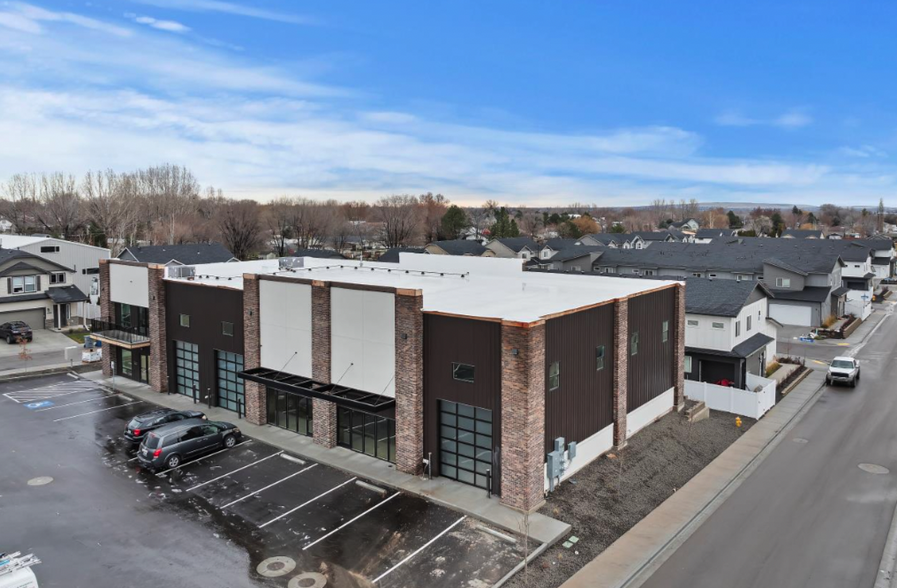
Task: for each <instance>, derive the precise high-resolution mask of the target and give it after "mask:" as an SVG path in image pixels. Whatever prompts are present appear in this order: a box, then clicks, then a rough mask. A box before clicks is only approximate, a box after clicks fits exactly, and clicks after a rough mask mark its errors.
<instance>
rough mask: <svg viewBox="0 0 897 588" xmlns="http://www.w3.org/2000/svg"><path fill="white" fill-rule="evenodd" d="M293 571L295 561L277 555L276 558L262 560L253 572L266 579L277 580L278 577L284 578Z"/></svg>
mask: <svg viewBox="0 0 897 588" xmlns="http://www.w3.org/2000/svg"><path fill="white" fill-rule="evenodd" d="M295 569H296V562H295V561H293V560H292V559H290V558H289V557H284V556H282V555H278V556H277V557H269V558H268V559H266V560H264V561H263V562H262V563H260V564H259V565H258V567H257V568H256V569H255V570H256V571H257V572H258V573H259V574H261V575H262V576H264V577H266V578H279V577H280V576H286V575H287V574H289V573H290V572H292V571H293V570H295Z"/></svg>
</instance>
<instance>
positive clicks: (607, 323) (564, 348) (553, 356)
mask: <svg viewBox="0 0 897 588" xmlns="http://www.w3.org/2000/svg"><path fill="white" fill-rule="evenodd" d="M600 345H603V346H604V369H603V370H601V371H598V370H597V356H596V353H597V348H598V346H600ZM613 346H614V306H613V304H605V305H604V306H599V307H597V308H592V309H590V310H585V311H582V312H577V313H573V314H568V315H566V316H562V317H558V318H553V319H549V320H548V321H546V322H545V451H546V453H547V452H549V451H551V450H552V446H553V444H554V440H555V439H556V438H557V437H563V438H564V439H565V440H566V441H568V442H569V441H576V442H580V441H583V440H584V439H587V438H588V437H589V436H591V435H593V434H595V433H597V432H598V431H600V430H601V429H603V428H604V427H606V426H608V425H610V424H611V423H613V422H614V396H613V394H614V366H613V355H614V349H613ZM555 361H557V362H559V367H560V376H561V377H560V387H559V388H557V389H556V390H549V386H550V384H549V377H548V375H549V370H550V369H551V364H552V363H553V362H555Z"/></svg>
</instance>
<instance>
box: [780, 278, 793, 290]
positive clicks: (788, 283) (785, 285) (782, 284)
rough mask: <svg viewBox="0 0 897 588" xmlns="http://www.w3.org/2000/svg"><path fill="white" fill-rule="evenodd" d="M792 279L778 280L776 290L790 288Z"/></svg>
mask: <svg viewBox="0 0 897 588" xmlns="http://www.w3.org/2000/svg"><path fill="white" fill-rule="evenodd" d="M790 287H791V278H776V288H790Z"/></svg>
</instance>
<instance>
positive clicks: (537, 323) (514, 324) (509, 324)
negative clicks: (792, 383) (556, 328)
mask: <svg viewBox="0 0 897 588" xmlns="http://www.w3.org/2000/svg"><path fill="white" fill-rule="evenodd" d="M501 324H502V326H503V327H517V328H521V329H533V328H535V327H540V326H542V325H544V324H545V319H541V318H540V319H539V320H537V321H533V322H531V323H524V322H521V321H506V320H504V319H502V321H501Z"/></svg>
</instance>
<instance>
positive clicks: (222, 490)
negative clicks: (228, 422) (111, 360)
mask: <svg viewBox="0 0 897 588" xmlns="http://www.w3.org/2000/svg"><path fill="white" fill-rule="evenodd" d="M152 408H154V406H153V405H152V404H150V403H146V402H140V401H137V400H136V399H132V398H129V397H127V396H122V395H111V394H109V393H107V392H105V391H103V390H101V389H98V388H97V387H96V386H95V385H94V384H92V383H91V382H87V381H85V380H79V379H76V378H74V377H72V376H54V377H48V378H40V379H33V380H27V381H20V382H15V383H6V384H0V431H2V432H3V435H2V437H0V467H2V472H3V475H0V521H3V523H2V525H0V551H23V552H34V553H35V555H37V556H38V557H39V558H40V559H41V560H42V561H43V563H42V564H40V565H39V566H37V567H36V568H35V572H36V573H37V576H38V579H39V581H40V583H41V586H42V588H44V587H50V586H59V587H62V586H65V587H66V588H76V587H85V588H86V587H93V588H97V587H106V586H108V587H110V588H111V587H115V588H121V587H126V586H134V587H138V586H154V587H155V586H160V585H173V586H197V587H203V586H210V587H211V586H215V587H218V586H229V587H236V586H280V587H286V588H311V587H314V588H323V587H325V586H332V587H339V588H343V587H372V586H377V587H406V586H407V587H413V586H415V587H416V586H427V587H428V588H443V587H445V588H449V587H459V588H460V587H464V588H477V587H481V586H482V587H486V586H490V585H492V584H493V583H494V582H496V581H497V580H499V579H500V578H502V577H503V576H504V575H505V574H507V573H508V572H509V571H510V570H511V569H513V568H514V566H516V565H517V564H518V563H519V562H520V561H521V559H522V557H523V547H522V545H521V542H520V541H518V542H517V543H514V544H512V543H509V542H507V541H505V540H502V539H501V538H498V537H496V536H495V535H494V534H492V533H490V532H488V531H485V530H483V527H482V525H481V523H479V522H478V521H476V520H475V519H472V518H469V517H465V516H464V515H463V514H461V513H458V512H455V511H453V510H451V509H448V508H445V507H442V506H439V505H436V504H433V503H430V502H428V501H426V500H423V499H421V498H419V497H416V496H411V495H407V494H403V493H400V492H395V491H393V490H390V489H388V488H384V487H378V486H376V485H373V484H370V483H368V482H367V481H365V480H360V479H358V478H356V477H354V476H352V475H351V474H347V473H345V472H342V471H339V470H336V469H333V468H330V467H328V466H325V465H323V464H318V463H315V462H312V461H308V460H304V459H300V458H299V457H297V456H295V455H289V454H287V453H285V452H282V451H280V450H279V449H277V448H275V447H272V446H269V445H266V444H264V443H261V442H259V441H257V440H253V439H248V438H244V442H243V443H241V444H239V445H238V446H237V447H235V448H233V449H231V450H225V451H220V452H216V453H213V454H210V455H208V456H206V457H204V458H200V459H198V460H194V461H192V462H187V463H185V464H183V465H181V466H180V467H178V468H176V469H174V470H167V471H166V470H163V471H160V472H150V471H146V470H144V469H142V468H141V467H139V465H138V464H137V461H136V459H135V458H134V448H132V447H131V446H130V445H129V444H128V443H127V442H126V441H125V440H124V439H123V437H122V432H123V431H124V428H125V424H126V423H127V422H128V420H130V419H131V418H132V417H133V416H135V415H137V414H140V413H143V412H147V411H149V410H151V409H152ZM234 422H237V423H239V421H236V420H235V421H234ZM529 548H530V549H533V548H534V546H533V545H532V543H530V546H529Z"/></svg>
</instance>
